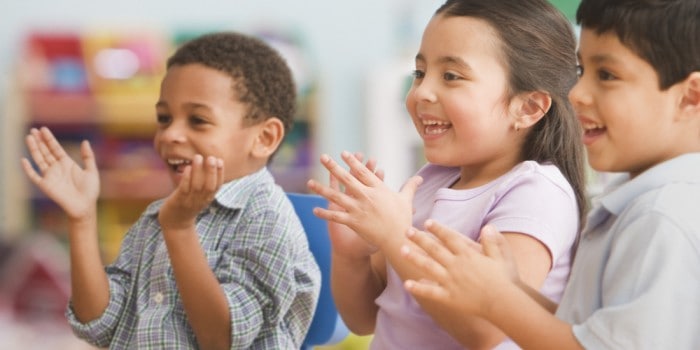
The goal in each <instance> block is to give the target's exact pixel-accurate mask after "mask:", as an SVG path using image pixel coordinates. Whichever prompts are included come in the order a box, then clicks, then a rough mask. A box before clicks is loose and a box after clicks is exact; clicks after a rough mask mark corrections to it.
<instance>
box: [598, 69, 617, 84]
mask: <svg viewBox="0 0 700 350" xmlns="http://www.w3.org/2000/svg"><path fill="white" fill-rule="evenodd" d="M598 79H600V80H602V81H608V80H615V79H617V77H616V76H614V75H612V74H611V73H610V72H608V71H606V70H604V69H601V70H599V71H598Z"/></svg>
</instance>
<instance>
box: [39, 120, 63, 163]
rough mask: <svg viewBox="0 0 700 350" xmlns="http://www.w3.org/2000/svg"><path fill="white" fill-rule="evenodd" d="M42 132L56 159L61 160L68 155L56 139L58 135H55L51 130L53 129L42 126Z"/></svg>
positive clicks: (49, 149) (48, 147) (48, 148)
mask: <svg viewBox="0 0 700 350" xmlns="http://www.w3.org/2000/svg"><path fill="white" fill-rule="evenodd" d="M40 132H41V137H42V138H43V140H44V142H45V144H46V148H47V150H48V151H49V152H50V153H51V155H52V156H53V157H54V158H55V159H56V160H58V161H60V160H61V159H63V158H64V157H67V156H68V154H67V153H66V151H65V150H64V149H63V147H61V144H60V143H58V140H56V137H55V136H53V133H52V132H51V130H49V128H47V127H42V128H41V130H40Z"/></svg>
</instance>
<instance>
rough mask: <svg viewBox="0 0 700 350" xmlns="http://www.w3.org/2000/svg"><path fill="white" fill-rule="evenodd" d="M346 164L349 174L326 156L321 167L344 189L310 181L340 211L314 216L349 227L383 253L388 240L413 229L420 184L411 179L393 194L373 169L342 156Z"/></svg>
mask: <svg viewBox="0 0 700 350" xmlns="http://www.w3.org/2000/svg"><path fill="white" fill-rule="evenodd" d="M341 157H342V158H343V161H344V162H345V163H346V164H347V165H348V166H349V171H347V170H345V169H343V168H342V167H341V166H340V165H339V164H338V163H336V162H335V161H334V160H333V159H331V158H330V157H329V156H327V155H323V156H321V164H323V166H324V167H325V168H326V169H327V170H328V171H329V172H330V174H331V176H333V177H334V178H335V179H337V180H338V182H339V183H340V184H341V185H342V186H343V187H344V191H343V190H341V189H334V188H332V187H329V186H324V185H322V184H320V183H318V182H315V181H310V182H309V188H311V190H313V191H314V192H316V193H318V194H319V195H321V196H323V197H325V198H326V199H328V200H329V201H330V202H331V203H333V204H334V205H336V206H337V207H339V208H342V209H341V210H332V208H333V207H332V206H331V207H329V209H323V208H316V209H315V210H314V214H315V215H316V216H318V217H320V218H322V219H325V220H329V221H333V222H336V223H339V224H343V225H346V226H348V227H350V228H351V229H352V230H353V231H355V232H356V233H357V234H358V235H360V236H361V237H362V238H363V239H365V240H366V241H367V242H368V243H370V244H372V245H374V246H376V247H378V248H379V249H382V247H383V246H384V243H385V242H386V240H387V239H390V238H391V237H392V234H393V235H395V236H398V235H401V239H403V237H402V236H403V233H404V232H406V230H407V229H408V228H409V227H411V225H412V216H413V196H414V195H415V191H416V188H417V187H418V185H419V184H420V182H421V179H420V177H413V178H411V179H410V180H409V181H408V182H407V183H406V184H405V185H404V187H403V188H402V190H401V191H400V192H398V193H397V192H394V191H392V190H391V189H390V188H389V187H388V186H387V185H386V184H385V183H384V182H383V181H382V179H380V178H379V177H378V176H377V175H376V174H375V173H374V172H373V171H372V170H371V169H369V168H368V167H367V166H365V165H364V164H362V162H361V161H360V160H359V159H358V158H357V157H356V156H355V155H353V154H351V153H349V152H343V153H342V154H341Z"/></svg>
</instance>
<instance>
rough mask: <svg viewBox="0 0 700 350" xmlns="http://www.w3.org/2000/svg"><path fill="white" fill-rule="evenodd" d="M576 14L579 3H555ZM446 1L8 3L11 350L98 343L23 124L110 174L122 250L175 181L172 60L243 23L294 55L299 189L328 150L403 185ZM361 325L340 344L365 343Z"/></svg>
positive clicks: (0, 312) (3, 132) (286, 152)
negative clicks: (169, 136)
mask: <svg viewBox="0 0 700 350" xmlns="http://www.w3.org/2000/svg"><path fill="white" fill-rule="evenodd" d="M552 2H553V3H555V5H557V6H558V7H559V8H560V9H561V10H562V11H563V12H564V13H565V14H566V15H567V16H568V17H569V18H573V14H574V12H575V8H576V6H577V5H578V0H558V1H555V0H552ZM442 3H443V0H355V1H343V2H334V1H325V0H304V1H292V0H287V1H283V0H256V1H250V0H248V1H246V0H228V1H214V0H199V1H196V2H177V1H165V0H148V1H136V0H120V1H109V2H108V1H87V0H62V1H49V0H23V1H10V0H0V13H1V14H2V15H0V164H1V166H0V350H5V349H90V347H89V346H87V345H86V344H85V343H83V342H81V341H79V340H77V339H76V338H75V337H74V336H73V335H72V334H71V333H70V330H69V328H68V327H67V324H66V322H65V319H64V317H63V311H64V308H65V304H66V302H67V300H68V297H69V295H70V284H69V281H68V279H67V278H68V260H67V257H68V256H67V250H66V242H65V230H66V226H65V219H64V218H63V216H62V214H61V212H60V211H59V210H58V208H57V207H56V206H55V205H54V204H52V203H51V202H50V201H48V200H46V198H44V197H43V196H42V195H41V194H40V193H39V192H38V191H37V190H36V189H35V188H33V187H32V186H31V185H30V184H29V183H28V182H27V180H26V178H25V176H24V173H23V172H22V170H21V167H20V159H21V157H23V156H26V149H25V146H24V135H26V133H27V130H28V129H29V128H30V127H33V126H41V125H47V126H49V127H51V128H52V130H53V131H54V133H55V134H56V135H57V137H58V138H59V139H60V140H61V142H62V143H63V144H64V145H65V146H66V148H67V149H68V151H69V153H71V154H73V155H75V154H77V153H76V152H77V146H78V144H79V142H80V141H81V140H83V139H88V140H90V141H91V143H92V145H93V148H94V149H95V151H96V153H97V160H98V163H99V164H98V165H99V167H100V170H101V173H100V174H101V182H102V184H101V185H102V189H101V197H100V200H99V203H98V205H99V215H100V219H99V220H100V227H99V231H100V241H101V243H102V254H103V256H104V260H105V261H106V262H110V261H111V260H112V259H113V258H114V256H115V254H116V252H117V250H118V248H119V244H120V242H121V238H122V235H123V234H124V233H125V232H126V229H127V228H128V227H129V226H130V224H131V223H133V222H134V221H135V220H136V218H137V216H138V215H139V213H140V212H141V211H142V210H143V209H144V208H145V206H146V205H147V204H148V203H149V202H151V201H153V200H154V199H157V198H160V197H162V196H163V195H164V194H166V193H168V191H169V190H170V185H169V184H168V183H167V181H163V179H164V175H163V174H164V173H163V170H164V169H163V168H162V165H161V161H160V160H159V159H158V157H156V155H155V154H154V152H153V151H152V149H151V148H152V147H151V135H152V132H153V130H154V127H155V123H154V122H155V113H154V108H153V106H154V103H155V101H156V99H157V96H158V87H159V83H160V79H161V77H162V75H163V73H164V65H165V60H166V59H167V57H168V56H169V55H170V53H172V51H173V50H174V48H175V47H177V45H179V44H180V43H182V42H183V41H185V40H187V39H190V38H192V37H194V36H197V35H199V34H203V33H206V32H211V31H220V30H237V31H241V32H245V33H248V34H253V35H256V36H259V37H261V38H263V39H264V40H266V41H268V42H269V43H270V44H271V45H273V46H274V47H276V48H277V49H278V50H279V51H280V52H281V53H282V55H283V56H285V58H286V59H287V60H288V62H289V64H290V66H291V67H292V70H293V72H294V76H295V79H296V82H297V87H298V89H299V101H298V102H299V111H298V115H297V117H296V119H297V120H296V123H295V126H294V129H293V131H292V133H291V134H290V135H289V136H288V137H287V139H286V140H285V143H284V145H283V146H282V149H281V151H280V152H279V154H278V155H277V156H276V158H275V161H274V163H273V164H272V166H271V168H272V171H273V172H274V173H275V175H276V176H277V178H278V180H279V182H280V184H281V185H282V186H283V187H284V188H285V190H287V191H293V192H306V191H307V190H306V187H305V182H306V180H307V179H309V178H317V179H319V180H321V181H325V178H324V176H323V175H322V173H321V172H320V169H319V168H318V165H317V163H318V162H317V159H318V156H319V155H320V154H321V153H327V154H330V155H331V156H334V157H337V156H338V155H339V154H340V152H341V151H343V150H350V151H361V152H364V153H366V154H368V155H371V156H372V157H374V158H377V159H378V160H379V164H380V166H381V167H382V168H384V169H387V170H388V171H387V178H386V182H387V183H388V184H389V185H390V186H393V187H395V188H397V189H398V188H399V186H400V185H401V183H402V181H403V180H405V179H406V178H407V177H408V176H410V175H411V174H412V173H413V171H415V170H416V169H417V168H418V167H419V166H420V165H422V164H423V162H424V160H423V157H422V154H421V150H420V149H421V143H420V140H419V139H418V138H417V137H416V136H415V131H414V129H413V126H412V124H411V122H410V120H409V118H408V115H407V114H406V112H405V110H404V106H403V98H404V95H405V92H406V91H407V88H408V85H409V84H410V73H411V70H412V69H413V57H414V55H415V53H416V51H417V49H418V46H419V44H420V36H421V33H422V30H423V27H424V26H425V24H426V23H427V22H428V20H429V18H430V16H431V15H432V14H433V12H434V11H435V10H436V9H437V8H438V7H439V5H441V4H442ZM368 340H369V338H368V337H356V336H350V337H349V338H348V339H346V340H345V341H343V342H341V343H340V344H337V345H335V346H333V347H332V348H334V349H364V348H366V344H367V342H368Z"/></svg>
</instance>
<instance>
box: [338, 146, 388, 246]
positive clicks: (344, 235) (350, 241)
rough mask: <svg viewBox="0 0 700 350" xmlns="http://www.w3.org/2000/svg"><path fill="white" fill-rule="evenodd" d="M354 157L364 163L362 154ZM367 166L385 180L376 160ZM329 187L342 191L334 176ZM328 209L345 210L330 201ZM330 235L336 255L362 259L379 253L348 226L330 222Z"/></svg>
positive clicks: (370, 160)
mask: <svg viewBox="0 0 700 350" xmlns="http://www.w3.org/2000/svg"><path fill="white" fill-rule="evenodd" d="M354 156H355V158H357V160H359V161H360V162H362V161H363V159H364V156H363V155H362V154H361V153H355V154H354ZM365 166H366V167H367V169H369V170H370V171H371V172H373V173H375V174H376V175H377V177H378V178H380V179H381V180H382V181H383V180H384V171H382V170H381V169H377V161H376V160H375V159H372V158H370V159H369V160H368V161H367V163H366V165H365ZM329 185H330V187H331V188H333V189H334V190H337V191H339V190H340V184H339V182H338V179H337V178H336V177H335V176H333V175H332V174H331V175H330V178H329ZM328 209H329V210H343V208H341V207H340V206H338V205H336V204H333V202H330V201H329V204H328ZM328 233H329V235H330V240H331V247H332V249H333V252H334V254H337V255H340V256H343V257H347V258H349V259H362V258H366V257H368V256H370V255H372V254H374V253H376V252H377V251H378V248H377V247H375V246H374V245H372V244H370V243H369V242H367V241H366V240H364V239H363V238H362V237H360V236H359V235H358V234H357V233H356V232H355V231H353V230H352V229H351V228H350V227H348V226H346V225H343V224H340V223H337V222H334V221H331V220H328Z"/></svg>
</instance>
